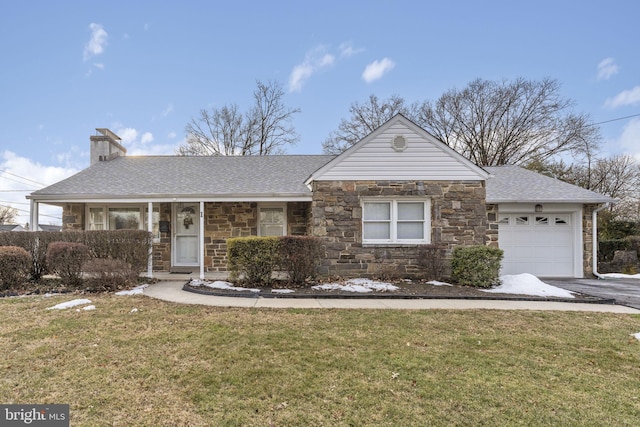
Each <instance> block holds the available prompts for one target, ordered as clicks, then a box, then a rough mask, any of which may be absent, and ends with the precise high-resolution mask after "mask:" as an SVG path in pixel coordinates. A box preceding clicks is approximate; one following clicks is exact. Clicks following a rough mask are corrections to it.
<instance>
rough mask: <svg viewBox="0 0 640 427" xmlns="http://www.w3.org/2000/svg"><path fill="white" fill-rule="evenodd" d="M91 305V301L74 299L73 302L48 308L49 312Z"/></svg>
mask: <svg viewBox="0 0 640 427" xmlns="http://www.w3.org/2000/svg"><path fill="white" fill-rule="evenodd" d="M84 304H91V300H89V299H74V300H72V301H67V302H61V303H60V304H57V305H54V306H53V307H49V308H47V310H64V309H67V308H71V307H75V306H77V305H84Z"/></svg>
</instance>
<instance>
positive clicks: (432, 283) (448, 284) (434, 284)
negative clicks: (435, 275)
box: [427, 280, 453, 286]
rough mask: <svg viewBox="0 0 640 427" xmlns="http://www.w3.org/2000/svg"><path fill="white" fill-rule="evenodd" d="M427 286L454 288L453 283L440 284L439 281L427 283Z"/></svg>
mask: <svg viewBox="0 0 640 427" xmlns="http://www.w3.org/2000/svg"><path fill="white" fill-rule="evenodd" d="M427 285H433V286H453V285H452V284H451V283H447V282H438V281H437V280H432V281H430V282H427Z"/></svg>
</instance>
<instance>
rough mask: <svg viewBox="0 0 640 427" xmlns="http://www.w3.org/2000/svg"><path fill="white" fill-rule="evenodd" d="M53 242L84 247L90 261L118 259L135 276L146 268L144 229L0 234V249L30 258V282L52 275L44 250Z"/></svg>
mask: <svg viewBox="0 0 640 427" xmlns="http://www.w3.org/2000/svg"><path fill="white" fill-rule="evenodd" d="M54 242H68V243H81V244H83V245H85V246H86V247H87V248H88V250H89V255H90V258H102V259H115V260H121V261H123V262H125V263H127V264H129V265H130V268H131V270H132V271H133V272H134V273H135V274H136V275H138V274H140V273H141V272H142V271H144V270H145V269H146V268H147V261H148V259H149V258H148V257H149V246H150V245H151V243H152V236H151V234H150V233H149V232H147V231H144V230H113V231H102V230H101V231H66V232H53V231H37V232H6V233H0V247H1V246H17V247H20V248H23V249H24V250H26V251H27V253H28V254H29V255H30V256H31V268H30V271H29V275H30V277H31V279H32V280H39V279H40V278H41V277H42V276H43V275H45V274H47V273H51V272H53V271H52V270H51V269H50V268H49V267H48V265H47V249H48V247H49V245H50V244H51V243H54Z"/></svg>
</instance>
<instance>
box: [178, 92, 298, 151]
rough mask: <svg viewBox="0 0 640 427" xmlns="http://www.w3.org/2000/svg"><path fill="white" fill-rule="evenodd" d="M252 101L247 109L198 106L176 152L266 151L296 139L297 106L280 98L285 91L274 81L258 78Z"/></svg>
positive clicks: (283, 148)
mask: <svg viewBox="0 0 640 427" xmlns="http://www.w3.org/2000/svg"><path fill="white" fill-rule="evenodd" d="M253 96H254V105H253V107H252V108H250V109H249V111H247V112H246V113H242V112H240V111H239V109H238V106H237V105H236V104H231V105H229V106H224V107H222V108H219V109H218V108H214V109H212V110H211V111H208V110H206V109H203V110H200V116H199V117H198V118H197V119H195V118H194V119H192V120H191V122H189V123H188V124H187V126H186V127H185V131H186V133H187V139H186V141H185V143H184V144H183V145H181V146H180V147H179V148H178V150H177V154H180V155H183V156H231V155H241V156H249V155H261V156H262V155H268V154H279V153H282V152H284V151H285V148H286V146H287V145H293V144H295V143H296V142H297V141H298V138H299V136H298V134H297V133H296V131H295V129H294V127H293V125H291V120H292V119H293V116H294V114H296V113H299V112H300V109H298V108H288V107H287V106H285V105H284V103H283V102H282V98H283V96H284V91H283V90H282V86H281V85H280V84H279V83H277V82H274V81H271V82H269V83H267V84H264V83H262V82H260V81H257V88H256V89H255V91H254V92H253Z"/></svg>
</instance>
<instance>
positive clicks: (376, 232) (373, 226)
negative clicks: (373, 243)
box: [362, 222, 391, 240]
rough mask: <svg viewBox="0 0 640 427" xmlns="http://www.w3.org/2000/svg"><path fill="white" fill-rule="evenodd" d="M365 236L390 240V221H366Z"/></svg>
mask: <svg viewBox="0 0 640 427" xmlns="http://www.w3.org/2000/svg"><path fill="white" fill-rule="evenodd" d="M362 232H363V236H362V237H363V238H364V239H365V240H389V239H391V229H390V227H389V223H388V222H365V223H364V224H363V231H362Z"/></svg>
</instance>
